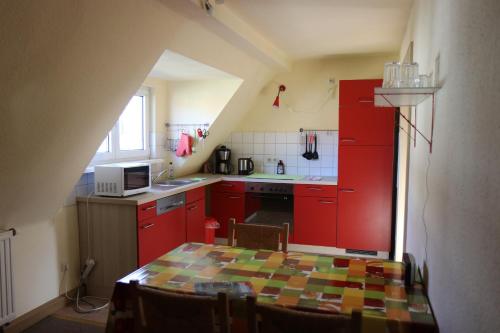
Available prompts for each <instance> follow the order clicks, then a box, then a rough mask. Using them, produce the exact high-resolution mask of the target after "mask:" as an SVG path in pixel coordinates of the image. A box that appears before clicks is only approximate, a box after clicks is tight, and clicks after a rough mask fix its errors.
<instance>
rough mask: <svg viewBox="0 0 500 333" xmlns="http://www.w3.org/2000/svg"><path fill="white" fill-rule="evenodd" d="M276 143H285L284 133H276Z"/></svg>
mask: <svg viewBox="0 0 500 333" xmlns="http://www.w3.org/2000/svg"><path fill="white" fill-rule="evenodd" d="M276 143H286V132H278V133H276Z"/></svg>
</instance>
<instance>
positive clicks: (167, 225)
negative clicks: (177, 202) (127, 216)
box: [137, 201, 186, 266]
mask: <svg viewBox="0 0 500 333" xmlns="http://www.w3.org/2000/svg"><path fill="white" fill-rule="evenodd" d="M152 203H156V202H155V201H153V202H151V203H146V204H144V205H141V206H139V207H138V214H140V211H141V210H142V209H141V207H153V205H152ZM155 208H156V206H155ZM152 211H153V210H152V209H149V210H148V211H147V212H148V214H149V215H151V214H153V213H151V212H152ZM154 215H155V216H153V217H150V218H148V219H145V220H142V221H139V222H138V224H137V227H138V231H137V243H138V261H139V262H138V263H139V266H144V265H146V264H147V263H149V262H151V261H153V260H155V259H156V258H158V257H159V256H161V255H163V254H165V253H167V252H168V251H171V250H173V249H175V248H176V247H178V246H179V245H181V244H184V243H185V242H186V221H185V212H184V208H183V207H179V208H176V209H174V210H171V211H170V212H167V213H165V214H162V215H156V210H154Z"/></svg>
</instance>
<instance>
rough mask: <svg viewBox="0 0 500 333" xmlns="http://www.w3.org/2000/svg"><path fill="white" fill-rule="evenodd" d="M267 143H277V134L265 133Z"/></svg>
mask: <svg viewBox="0 0 500 333" xmlns="http://www.w3.org/2000/svg"><path fill="white" fill-rule="evenodd" d="M265 143H276V133H274V132H266V133H265Z"/></svg>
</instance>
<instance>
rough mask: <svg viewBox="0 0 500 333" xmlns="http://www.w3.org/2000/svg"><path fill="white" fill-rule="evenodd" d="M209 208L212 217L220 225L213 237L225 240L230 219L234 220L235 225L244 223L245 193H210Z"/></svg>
mask: <svg viewBox="0 0 500 333" xmlns="http://www.w3.org/2000/svg"><path fill="white" fill-rule="evenodd" d="M211 208H212V216H213V217H214V218H215V219H216V220H217V221H218V222H219V223H220V228H219V229H216V231H215V236H216V237H223V238H226V237H227V225H228V220H229V219H230V218H235V219H236V223H243V222H244V221H245V193H243V192H241V193H240V192H234V193H233V192H214V191H212V197H211Z"/></svg>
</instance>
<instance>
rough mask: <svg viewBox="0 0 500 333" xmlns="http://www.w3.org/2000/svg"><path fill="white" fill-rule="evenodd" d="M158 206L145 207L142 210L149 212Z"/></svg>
mask: <svg viewBox="0 0 500 333" xmlns="http://www.w3.org/2000/svg"><path fill="white" fill-rule="evenodd" d="M155 208H156V206H149V207H144V208H142V210H143V211H147V210H151V209H155Z"/></svg>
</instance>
